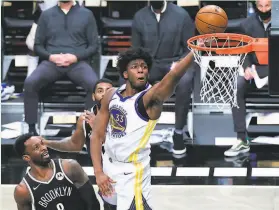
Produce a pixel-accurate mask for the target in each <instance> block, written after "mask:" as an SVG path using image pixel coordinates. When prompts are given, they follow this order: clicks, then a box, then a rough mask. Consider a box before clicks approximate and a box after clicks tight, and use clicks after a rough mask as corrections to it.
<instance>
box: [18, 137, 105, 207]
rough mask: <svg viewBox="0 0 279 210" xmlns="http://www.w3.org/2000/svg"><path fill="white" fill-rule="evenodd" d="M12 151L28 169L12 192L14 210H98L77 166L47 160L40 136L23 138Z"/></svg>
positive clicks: (97, 204)
mask: <svg viewBox="0 0 279 210" xmlns="http://www.w3.org/2000/svg"><path fill="white" fill-rule="evenodd" d="M14 147H15V150H16V152H17V153H18V154H19V155H20V156H21V157H22V158H23V160H25V161H26V162H28V164H29V165H30V169H28V171H27V173H26V175H25V177H24V178H23V180H22V181H21V183H20V184H19V185H17V186H16V188H15V191H14V198H15V201H16V203H17V207H18V210H33V209H34V210H46V209H47V210H100V203H99V201H98V199H97V197H96V194H95V192H94V190H93V187H92V184H91V183H90V181H89V179H88V176H87V175H86V174H85V172H84V171H83V169H82V167H81V166H80V165H79V164H78V162H76V161H75V160H64V159H63V160H62V159H58V160H53V159H50V157H49V154H48V150H47V147H46V146H45V145H44V144H43V141H42V137H40V136H32V135H31V134H24V135H22V136H20V137H18V139H17V140H16V143H15V145H14Z"/></svg>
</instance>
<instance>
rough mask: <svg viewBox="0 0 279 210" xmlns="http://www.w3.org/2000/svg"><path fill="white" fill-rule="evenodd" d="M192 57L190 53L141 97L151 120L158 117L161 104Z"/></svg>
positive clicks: (191, 60)
mask: <svg viewBox="0 0 279 210" xmlns="http://www.w3.org/2000/svg"><path fill="white" fill-rule="evenodd" d="M193 57H194V56H193V53H192V52H190V53H189V54H188V55H187V56H186V57H184V58H183V59H182V60H181V61H179V62H178V63H177V64H176V65H175V66H174V67H173V68H172V69H171V70H170V71H169V73H167V74H166V76H165V77H164V78H163V79H162V80H161V81H160V82H159V83H157V84H156V85H154V86H153V87H152V88H151V89H150V90H149V91H147V93H146V94H145V95H144V96H143V103H144V106H145V108H146V112H147V114H148V116H149V118H150V119H151V120H157V119H158V118H159V117H160V115H161V111H162V106H163V103H164V102H165V101H166V100H167V99H168V98H169V97H170V96H171V95H172V94H173V92H174V90H175V87H176V85H177V84H178V82H179V80H180V78H181V77H182V76H183V75H184V73H185V72H186V71H187V69H188V68H189V67H190V65H191V64H192V62H193Z"/></svg>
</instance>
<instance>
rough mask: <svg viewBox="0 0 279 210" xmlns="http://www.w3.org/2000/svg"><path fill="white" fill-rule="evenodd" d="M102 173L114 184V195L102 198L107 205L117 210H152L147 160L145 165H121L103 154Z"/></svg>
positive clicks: (149, 171)
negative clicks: (115, 206) (115, 207)
mask: <svg viewBox="0 0 279 210" xmlns="http://www.w3.org/2000/svg"><path fill="white" fill-rule="evenodd" d="M103 171H104V173H105V174H106V175H108V176H109V177H110V178H111V179H112V180H114V181H115V182H116V183H115V184H114V185H113V187H114V190H115V193H114V194H113V195H112V196H111V197H104V196H103V199H104V200H105V201H106V202H107V203H109V204H111V205H117V210H123V209H127V210H152V208H151V204H150V198H151V193H150V191H151V169H150V165H149V159H148V160H147V161H146V163H137V164H134V163H123V162H117V161H113V160H112V159H111V158H109V157H108V155H107V154H106V153H105V154H104V155H103Z"/></svg>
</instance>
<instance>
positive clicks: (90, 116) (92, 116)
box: [84, 110, 96, 129]
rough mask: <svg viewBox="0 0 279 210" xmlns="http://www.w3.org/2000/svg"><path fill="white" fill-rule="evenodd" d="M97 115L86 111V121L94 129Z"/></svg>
mask: <svg viewBox="0 0 279 210" xmlns="http://www.w3.org/2000/svg"><path fill="white" fill-rule="evenodd" d="M95 118H96V115H95V114H94V113H92V112H89V111H88V110H85V111H84V120H85V122H86V123H88V124H89V125H90V127H91V128H92V129H93V127H94V121H95Z"/></svg>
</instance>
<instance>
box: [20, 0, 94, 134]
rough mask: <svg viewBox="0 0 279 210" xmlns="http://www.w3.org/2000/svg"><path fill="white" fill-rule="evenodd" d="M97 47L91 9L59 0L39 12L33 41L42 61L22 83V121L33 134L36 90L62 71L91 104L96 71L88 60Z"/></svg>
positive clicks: (34, 131)
mask: <svg viewBox="0 0 279 210" xmlns="http://www.w3.org/2000/svg"><path fill="white" fill-rule="evenodd" d="M98 47H99V46H98V31H97V25H96V21H95V18H94V16H93V14H92V12H91V11H90V10H88V9H86V8H84V7H80V6H79V5H78V4H77V3H76V2H75V1H59V3H58V5H57V6H54V7H52V8H50V9H48V10H46V11H44V12H42V14H41V17H40V18H39V21H38V27H37V32H36V37H35V45H34V51H35V53H36V54H37V55H38V56H39V57H40V59H42V62H41V63H40V64H39V66H38V67H37V68H36V70H35V71H34V72H33V73H32V74H31V75H30V76H29V77H28V78H27V79H26V80H25V83H24V112H25V121H26V122H27V123H28V124H29V132H30V133H33V134H34V135H35V134H36V129H35V124H36V122H37V108H38V99H39V96H38V93H39V91H40V90H41V89H42V88H43V87H45V86H46V85H47V84H50V83H52V82H55V81H56V80H58V79H59V78H61V77H62V76H64V75H67V76H68V77H69V78H70V80H71V81H72V82H74V83H75V84H77V85H79V86H81V87H83V88H84V89H85V90H86V91H87V96H86V107H90V105H91V103H92V99H91V95H92V93H93V87H94V84H95V83H96V81H97V75H96V73H95V72H94V70H93V69H92V67H90V65H89V61H90V60H91V58H92V56H93V55H94V54H95V53H97V52H98Z"/></svg>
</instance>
